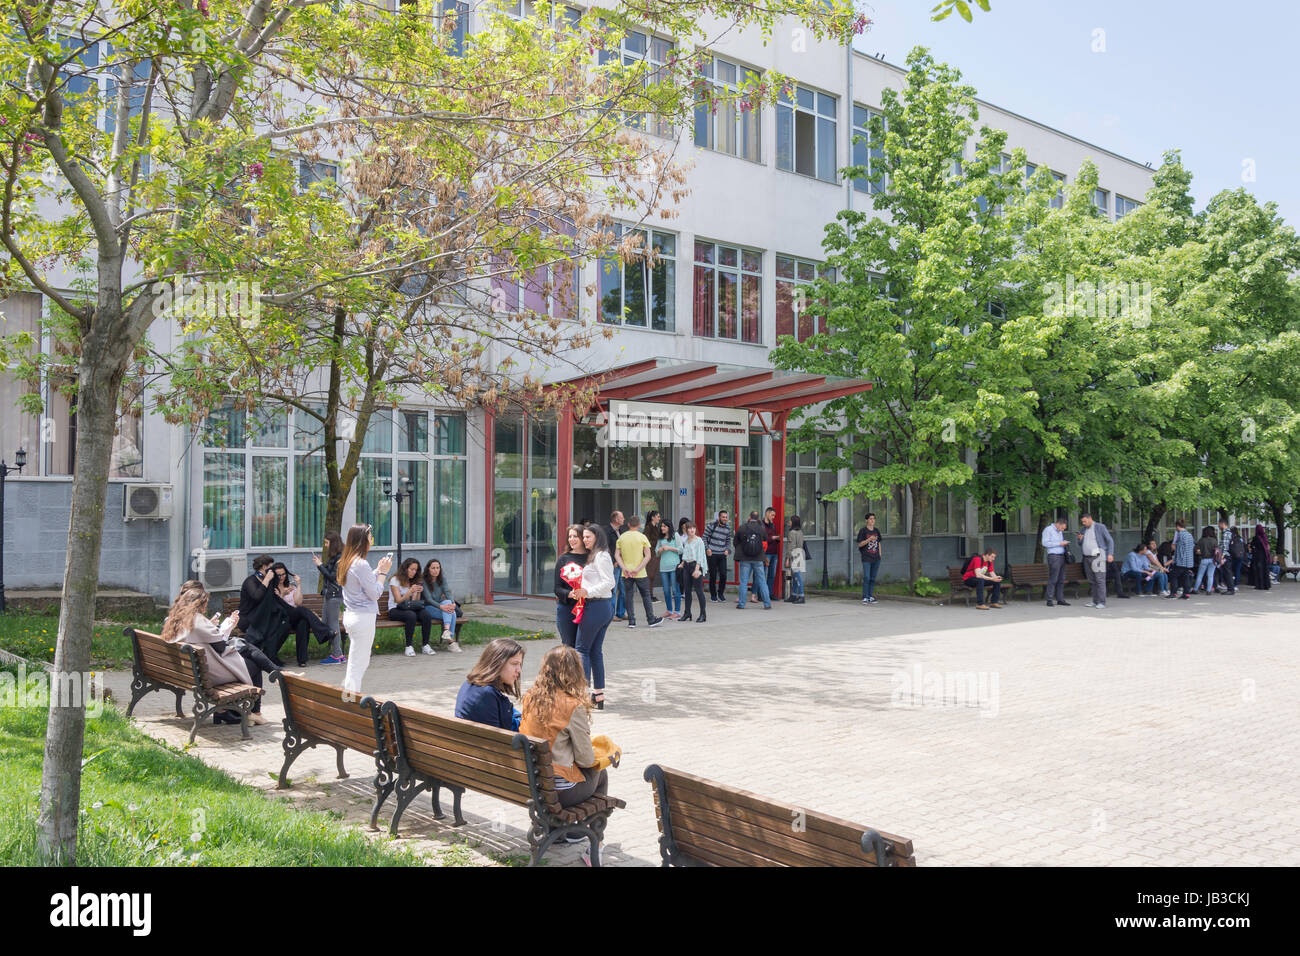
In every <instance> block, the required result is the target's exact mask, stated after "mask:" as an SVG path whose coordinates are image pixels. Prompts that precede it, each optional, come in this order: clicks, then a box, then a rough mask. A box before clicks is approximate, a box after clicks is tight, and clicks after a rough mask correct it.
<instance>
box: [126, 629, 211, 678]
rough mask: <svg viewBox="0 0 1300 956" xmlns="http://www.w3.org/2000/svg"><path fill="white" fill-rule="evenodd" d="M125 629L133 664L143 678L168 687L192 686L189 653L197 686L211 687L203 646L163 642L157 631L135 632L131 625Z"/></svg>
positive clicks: (192, 675)
mask: <svg viewBox="0 0 1300 956" xmlns="http://www.w3.org/2000/svg"><path fill="white" fill-rule="evenodd" d="M126 631H127V633H128V634H129V635H130V637H131V646H132V648H133V649H134V651H135V659H136V663H137V664H138V665H139V667H140V670H141V671H143V672H144V674H145V676H146V677H148V678H150V679H151V680H154V681H157V682H158V683H160V684H167V685H168V686H170V687H180V688H193V687H194V664H193V663H191V655H193V659H194V660H197V661H198V665H199V674H200V683H201V686H202V687H203V689H204V690H205V691H210V690H212V682H211V680H210V679H209V678H208V662H207V659H206V658H205V657H204V648H202V647H195V646H194V645H191V644H176V643H172V642H171V641H164V640H163V639H162V637H161V636H160V635H158V634H151V633H149V632H148V631H137V630H136V629H135V628H131V627H128V628H127V629H126Z"/></svg>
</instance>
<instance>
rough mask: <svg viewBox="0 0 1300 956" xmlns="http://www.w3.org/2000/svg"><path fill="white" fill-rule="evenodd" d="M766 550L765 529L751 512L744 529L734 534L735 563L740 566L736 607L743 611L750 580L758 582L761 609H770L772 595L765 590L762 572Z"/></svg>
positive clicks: (755, 514)
mask: <svg viewBox="0 0 1300 956" xmlns="http://www.w3.org/2000/svg"><path fill="white" fill-rule="evenodd" d="M766 548H767V529H766V528H765V527H763V522H761V521H759V520H758V512H757V511H751V512H750V513H749V520H748V521H747V522H745V525H744V527H742V528H740V529H739V530H738V531H737V532H736V563H737V564H738V565H739V566H740V603H738V604H737V605H736V607H738V608H740V609H741V610H744V608H745V598H747V597H749V582H750V579H751V578H757V580H758V596H759V598H760V599H761V600H762V602H763V607H764V608H765V609H767V610H769V611H770V610H771V609H772V594H771V592H770V591H768V589H767V575H766V574H765V573H764V572H763V555H764V553H765V551H766Z"/></svg>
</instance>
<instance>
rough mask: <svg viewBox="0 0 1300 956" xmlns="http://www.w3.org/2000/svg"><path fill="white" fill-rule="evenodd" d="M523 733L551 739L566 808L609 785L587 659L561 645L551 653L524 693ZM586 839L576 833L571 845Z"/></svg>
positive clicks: (562, 803)
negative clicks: (594, 736)
mask: <svg viewBox="0 0 1300 956" xmlns="http://www.w3.org/2000/svg"><path fill="white" fill-rule="evenodd" d="M523 708H524V713H523V718H522V719H521V720H520V721H519V732H520V733H521V734H528V736H530V737H541V738H543V739H545V740H548V741H550V743H551V760H552V766H553V768H554V770H555V796H556V798H557V799H558V800H559V801H560V806H562V807H572V806H576V805H578V804H579V803H582V801H584V800H586V799H588V798H590V797H591V796H592V795H593V794H597V793H600V794H603V793H605V792H606V790H608V788H609V777H608V775H607V774H606V772H605V771H604V770H598V769H597V768H596V753H595V751H594V750H593V749H592V746H591V708H592V704H591V699H590V697H589V696H588V694H587V677H586V675H585V674H584V673H583V669H582V658H581V657H579V656H578V652H577V651H575V650H574V649H573V648H572V647H566V646H564V645H563V644H561V645H560V646H559V647H553V648H551V649H550V650H549V651H547V652H546V656H545V657H543V658H542V665H541V667H539V668H538V670H537V679H536V680H534V681H533V686H532V687H530V688H528V693H527V694H525V695H524V704H523ZM581 839H585V838H578V837H571V838H569V839H568V842H570V843H578V842H580V841H581Z"/></svg>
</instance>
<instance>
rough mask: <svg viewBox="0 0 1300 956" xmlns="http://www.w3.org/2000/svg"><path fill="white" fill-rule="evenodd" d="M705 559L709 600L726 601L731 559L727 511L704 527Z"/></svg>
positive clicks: (721, 512)
mask: <svg viewBox="0 0 1300 956" xmlns="http://www.w3.org/2000/svg"><path fill="white" fill-rule="evenodd" d="M704 557H705V560H707V561H708V562H709V600H710V601H725V600H726V599H727V560H728V558H730V557H731V529H730V528H728V527H727V513H726V512H725V511H719V512H718V517H717V518H716V519H714V520H713V521H710V522H709V523H708V524H707V525H705V526H704Z"/></svg>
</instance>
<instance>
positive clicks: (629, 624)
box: [627, 621, 636, 627]
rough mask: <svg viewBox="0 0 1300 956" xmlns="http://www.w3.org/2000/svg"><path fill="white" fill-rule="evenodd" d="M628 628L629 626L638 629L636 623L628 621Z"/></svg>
mask: <svg viewBox="0 0 1300 956" xmlns="http://www.w3.org/2000/svg"><path fill="white" fill-rule="evenodd" d="M627 626H628V627H636V621H628V622H627Z"/></svg>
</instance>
